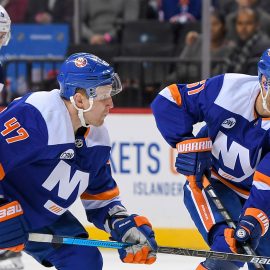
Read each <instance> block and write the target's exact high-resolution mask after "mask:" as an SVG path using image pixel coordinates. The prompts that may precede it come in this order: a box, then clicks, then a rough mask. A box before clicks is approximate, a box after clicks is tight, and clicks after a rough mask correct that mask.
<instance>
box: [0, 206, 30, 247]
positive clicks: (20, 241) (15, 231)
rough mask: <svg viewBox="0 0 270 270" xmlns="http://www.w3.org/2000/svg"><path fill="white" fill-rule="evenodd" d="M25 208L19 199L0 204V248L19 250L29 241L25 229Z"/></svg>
mask: <svg viewBox="0 0 270 270" xmlns="http://www.w3.org/2000/svg"><path fill="white" fill-rule="evenodd" d="M22 215H23V210H22V208H21V205H20V204H19V203H18V202H17V201H13V202H9V203H5V204H3V205H1V206H0V249H6V250H11V251H13V252H19V251H21V250H23V249H24V244H25V242H26V241H27V238H26V233H25V231H24V226H23V220H22Z"/></svg>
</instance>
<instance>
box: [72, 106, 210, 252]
mask: <svg viewBox="0 0 270 270" xmlns="http://www.w3.org/2000/svg"><path fill="white" fill-rule="evenodd" d="M106 125H107V127H108V129H109V133H110V137H111V143H112V152H111V160H110V163H111V168H112V172H113V175H114V178H115V180H116V181H117V183H118V185H119V187H120V192H121V193H120V194H121V197H122V201H123V202H124V204H125V206H126V207H127V209H128V211H129V212H130V213H139V214H141V215H145V216H147V217H148V218H149V219H150V220H151V223H152V224H153V226H154V229H155V232H156V235H157V239H158V242H159V244H160V245H172V246H183V247H192V248H205V247H206V245H205V243H204V242H203V240H202V238H201V237H200V235H199V234H198V232H197V230H196V229H195V227H194V225H193V222H192V220H191V218H190V216H189V214H188V212H187V211H186V209H185V206H184V203H183V185H184V183H185V178H184V177H183V176H180V175H179V174H178V173H177V172H176V171H175V169H174V162H175V156H176V152H175V150H173V149H171V148H170V146H169V145H168V144H167V143H166V142H165V141H164V139H163V138H162V137H161V135H160V134H159V132H158V130H157V128H156V125H155V121H154V117H153V116H152V114H151V112H150V110H125V109H124V110H121V111H119V110H118V111H116V112H115V113H113V114H111V115H109V116H108V118H107V119H106ZM195 129H198V127H195ZM74 209H75V210H74V211H75V214H76V215H78V216H79V217H80V219H83V223H84V224H85V225H86V226H87V228H88V230H89V231H90V234H91V235H92V238H93V237H96V238H102V239H104V238H106V237H107V236H106V234H105V233H103V232H101V231H99V230H96V229H94V228H93V227H89V226H88V225H87V222H86V220H85V217H82V216H83V214H82V212H83V211H82V210H81V208H80V207H74Z"/></svg>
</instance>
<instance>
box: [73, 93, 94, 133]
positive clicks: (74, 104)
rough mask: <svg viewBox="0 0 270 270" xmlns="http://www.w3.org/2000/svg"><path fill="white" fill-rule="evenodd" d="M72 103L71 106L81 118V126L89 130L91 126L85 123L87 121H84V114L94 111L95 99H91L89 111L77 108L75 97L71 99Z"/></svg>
mask: <svg viewBox="0 0 270 270" xmlns="http://www.w3.org/2000/svg"><path fill="white" fill-rule="evenodd" d="M70 101H71V104H72V105H73V106H74V108H75V109H76V110H77V111H78V117H79V119H80V121H81V125H82V126H83V127H86V128H89V127H90V125H87V124H86V123H85V119H84V117H83V113H85V112H89V111H90V110H91V109H92V107H93V103H94V99H93V98H89V107H88V109H86V110H84V109H80V108H78V107H77V105H76V103H75V100H74V98H73V96H72V97H70Z"/></svg>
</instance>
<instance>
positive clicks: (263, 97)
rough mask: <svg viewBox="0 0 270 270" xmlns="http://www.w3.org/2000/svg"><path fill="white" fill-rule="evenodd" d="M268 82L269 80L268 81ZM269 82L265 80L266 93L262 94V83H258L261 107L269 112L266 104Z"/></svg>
mask: <svg viewBox="0 0 270 270" xmlns="http://www.w3.org/2000/svg"><path fill="white" fill-rule="evenodd" d="M269 83H270V82H269ZM269 83H268V82H267V89H265V90H266V95H265V96H263V86H262V83H260V90H261V95H262V106H263V109H264V110H266V111H267V112H269V113H270V110H269V109H268V106H267V102H266V100H267V97H268V94H269V90H270V89H269V88H270V87H269Z"/></svg>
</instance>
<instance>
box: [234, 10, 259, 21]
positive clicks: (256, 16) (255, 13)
mask: <svg viewBox="0 0 270 270" xmlns="http://www.w3.org/2000/svg"><path fill="white" fill-rule="evenodd" d="M242 11H244V12H247V13H249V12H250V13H252V14H253V16H254V21H255V22H256V23H258V22H259V20H260V19H259V12H258V10H257V9H256V8H250V7H243V8H239V9H238V10H237V14H236V19H237V17H238V15H239V13H240V12H242Z"/></svg>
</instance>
